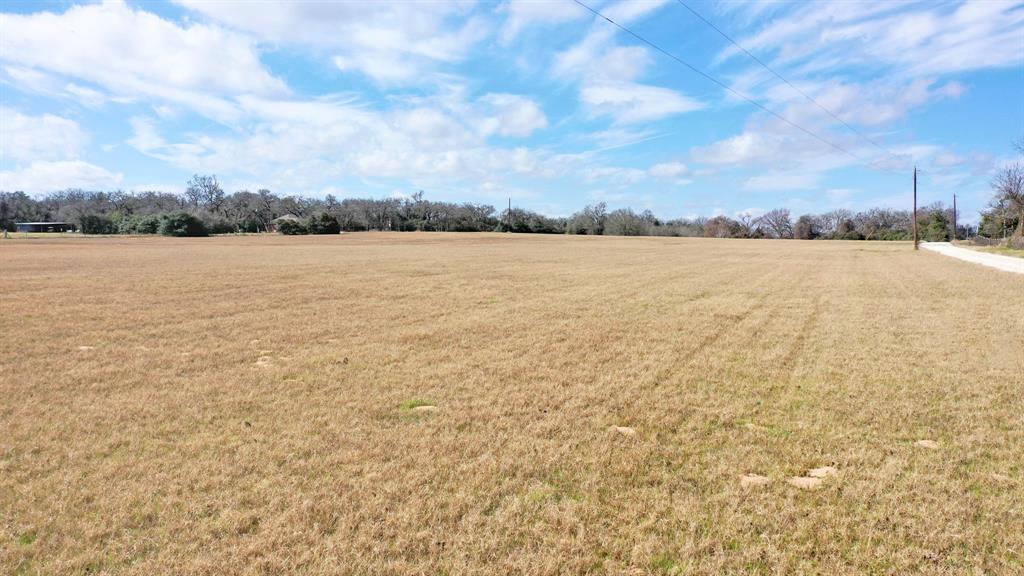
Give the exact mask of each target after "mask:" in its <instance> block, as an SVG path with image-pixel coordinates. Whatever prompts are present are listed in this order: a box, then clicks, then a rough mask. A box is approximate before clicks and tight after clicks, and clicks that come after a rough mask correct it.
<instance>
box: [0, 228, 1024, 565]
mask: <svg viewBox="0 0 1024 576" xmlns="http://www.w3.org/2000/svg"><path fill="white" fill-rule="evenodd" d="M0 278H2V287H0V333H2V339H0V573H3V574H11V573H13V574H86V573H88V574H139V575H149V574H282V573H297V574H425V575H436V574H451V575H456V574H722V573H753V574H792V573H805V574H814V573H824V574H864V573H876V574H905V573H908V572H914V573H925V574H982V573H984V574H1020V573H1022V572H1024V277H1021V276H1014V275H1012V274H1008V273H1003V272H999V271H994V270H991V269H987V268H983V267H980V266H975V265H971V264H967V263H964V262H960V261H957V260H954V259H952V258H947V257H943V256H941V255H938V254H932V253H926V252H920V253H914V252H913V251H912V250H911V249H910V248H909V246H908V245H907V244H905V243H871V242H852V243H848V242H795V241H754V240H749V241H748V240H704V239H668V238H602V237H541V236H512V235H493V234H482V235H472V234H466V235H447V234H412V233H409V234H373V233H368V234H350V235H340V236H335V237H278V236H267V237H237V238H231V237H221V238H208V239H164V238H102V239H89V238H61V239H54V240H45V239H12V240H8V241H0ZM922 440H924V441H930V442H924V443H921V444H919V443H918V442H919V441H922ZM821 467H831V468H829V469H826V470H822V471H819V473H818V475H819V476H822V477H821V478H818V479H816V480H807V479H803V480H799V481H797V482H795V483H803V484H805V485H806V484H809V483H816V485H815V486H812V487H810V488H806V487H798V486H795V485H794V484H793V483H791V482H790V480H791V479H793V478H794V477H798V478H799V477H811V476H808V475H809V472H810V471H811V470H814V469H818V468H821ZM745 474H756V475H759V476H763V477H765V478H767V483H757V480H756V479H754V480H747V481H746V482H743V481H741V477H742V476H744V475H745Z"/></svg>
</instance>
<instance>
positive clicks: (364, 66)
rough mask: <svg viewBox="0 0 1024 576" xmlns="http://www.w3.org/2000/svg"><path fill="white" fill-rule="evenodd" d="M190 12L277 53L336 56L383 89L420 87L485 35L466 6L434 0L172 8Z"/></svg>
mask: <svg viewBox="0 0 1024 576" xmlns="http://www.w3.org/2000/svg"><path fill="white" fill-rule="evenodd" d="M177 2H178V3H179V4H181V5H183V6H185V7H187V8H189V9H191V10H193V11H195V12H198V13H200V14H203V15H204V16H206V17H208V18H210V19H213V20H215V21H217V22H220V23H222V24H224V25H227V26H230V27H232V28H235V29H238V30H242V31H245V32H248V33H251V34H254V35H256V36H258V37H259V38H261V39H263V40H266V41H268V42H271V43H274V44H279V45H294V46H309V47H313V48H315V49H317V50H326V51H329V52H334V53H335V54H334V58H333V62H334V64H335V65H336V66H337V67H338V68H339V69H341V70H351V71H357V72H360V73H363V74H366V75H367V76H369V77H371V78H373V79H375V80H376V81H378V82H380V83H383V84H404V83H413V82H423V81H424V79H425V78H424V75H425V73H426V72H427V71H429V70H432V68H433V67H434V66H436V65H437V64H440V63H452V62H459V61H461V60H463V59H464V58H465V57H466V56H467V55H468V53H469V50H470V48H471V47H472V46H473V45H475V44H476V43H478V42H480V41H481V40H482V39H483V38H484V37H485V36H486V35H487V34H488V33H489V31H490V24H489V23H488V21H487V20H486V19H484V18H479V17H468V18H465V19H464V21H463V22H461V23H459V24H455V22H454V20H455V19H456V18H460V17H466V16H467V14H469V12H470V10H471V9H472V6H471V4H468V3H466V2H461V1H449V0H434V1H431V2H417V3H398V4H395V3H385V2H321V1H317V0H302V1H292V2H263V1H259V0H252V1H244V0H238V1H235V2H209V1H207V0H177Z"/></svg>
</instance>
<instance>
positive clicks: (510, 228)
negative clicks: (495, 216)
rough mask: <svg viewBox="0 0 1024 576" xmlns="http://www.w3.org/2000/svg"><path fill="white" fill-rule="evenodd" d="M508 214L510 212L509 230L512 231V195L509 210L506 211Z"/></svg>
mask: <svg viewBox="0 0 1024 576" xmlns="http://www.w3.org/2000/svg"><path fill="white" fill-rule="evenodd" d="M506 214H508V230H507V231H508V232H511V231H512V197H511V196H509V197H508V212H506Z"/></svg>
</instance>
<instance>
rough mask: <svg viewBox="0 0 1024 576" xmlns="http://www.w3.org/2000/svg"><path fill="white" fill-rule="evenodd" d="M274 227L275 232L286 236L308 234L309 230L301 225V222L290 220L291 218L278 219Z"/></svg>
mask: <svg viewBox="0 0 1024 576" xmlns="http://www.w3.org/2000/svg"><path fill="white" fill-rule="evenodd" d="M275 226H277V231H278V232H280V233H281V234H284V235H286V236H297V235H299V234H309V228H307V227H306V225H305V224H303V223H302V221H301V220H292V219H291V218H282V219H279V220H278V221H277V222H276V223H275Z"/></svg>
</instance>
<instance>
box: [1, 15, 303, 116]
mask: <svg viewBox="0 0 1024 576" xmlns="http://www.w3.org/2000/svg"><path fill="white" fill-rule="evenodd" d="M0 36H2V37H3V45H4V50H3V52H2V53H0V58H2V59H3V60H6V61H8V62H11V63H13V64H15V65H17V66H18V67H20V68H33V69H37V70H45V71H48V72H50V73H53V74H59V75H62V76H66V77H70V78H77V79H80V80H83V81H85V82H90V83H94V84H96V85H97V86H100V87H102V88H103V89H105V90H107V91H109V92H111V93H113V94H114V95H115V96H117V97H146V98H152V99H156V100H166V101H170V102H175V103H178V104H182V105H185V106H188V107H189V108H191V109H194V110H197V111H199V112H200V113H203V114H206V115H208V116H210V117H213V118H217V119H232V118H235V117H236V110H235V108H234V106H233V104H232V103H231V102H230V100H229V99H227V98H226V97H225V95H236V94H240V93H241V94H258V95H273V94H282V93H285V92H286V91H287V88H286V87H285V84H284V83H283V82H282V81H281V80H279V79H278V78H275V77H274V76H272V75H271V74H270V73H269V72H268V71H267V70H266V69H265V68H264V67H263V65H262V64H261V62H260V59H259V55H258V53H257V51H256V46H255V43H254V42H253V41H252V40H251V39H249V38H247V37H245V36H242V35H239V34H236V33H233V32H229V31H227V30H224V29H222V28H219V27H215V26H207V25H202V24H193V25H190V26H188V27H182V26H179V25H177V24H175V23H173V22H169V21H167V20H164V19H162V18H160V17H159V16H157V15H155V14H152V13H149V12H145V11H143V10H136V9H133V8H131V7H129V6H128V5H127V4H125V3H124V2H123V1H119V0H106V1H105V2H103V3H102V4H91V5H83V6H73V7H71V8H69V9H68V10H67V11H66V12H64V13H61V14H54V13H50V12H41V13H36V14H27V15H21V14H0ZM71 92H72V93H75V92H77V93H78V95H79V96H81V97H83V98H85V99H86V100H96V99H97V98H99V97H101V95H100V94H99V93H98V92H97V91H96V89H95V88H92V87H89V86H79V85H72V86H71Z"/></svg>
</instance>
